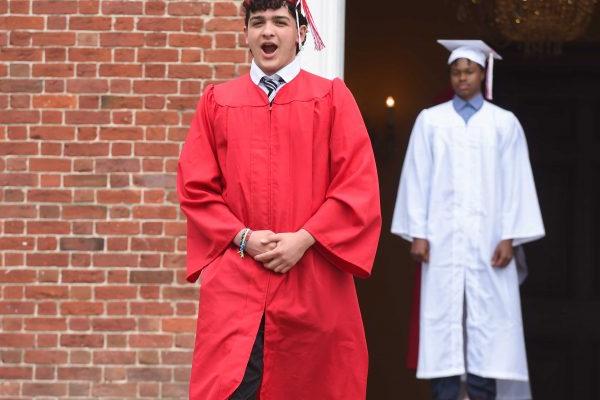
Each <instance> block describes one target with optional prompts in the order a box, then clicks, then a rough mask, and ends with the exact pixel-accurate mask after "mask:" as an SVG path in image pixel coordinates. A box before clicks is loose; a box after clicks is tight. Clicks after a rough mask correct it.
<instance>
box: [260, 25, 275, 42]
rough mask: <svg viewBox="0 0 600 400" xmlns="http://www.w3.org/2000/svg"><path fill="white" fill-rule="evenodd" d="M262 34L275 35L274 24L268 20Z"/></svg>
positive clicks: (265, 35) (268, 36)
mask: <svg viewBox="0 0 600 400" xmlns="http://www.w3.org/2000/svg"><path fill="white" fill-rule="evenodd" d="M261 35H262V36H263V37H265V38H270V37H273V35H274V32H273V24H271V22H269V21H268V22H267V23H265V24H264V26H263V30H262V32H261Z"/></svg>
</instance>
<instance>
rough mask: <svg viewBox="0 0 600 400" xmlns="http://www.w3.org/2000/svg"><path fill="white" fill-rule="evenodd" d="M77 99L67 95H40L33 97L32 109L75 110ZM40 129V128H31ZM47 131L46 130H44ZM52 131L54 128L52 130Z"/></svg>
mask: <svg viewBox="0 0 600 400" xmlns="http://www.w3.org/2000/svg"><path fill="white" fill-rule="evenodd" d="M76 106H77V98H76V97H75V96H69V95H66V96H65V95H40V96H33V107H35V108H75V107H76ZM33 128H37V129H42V128H41V127H39V128H38V127H32V130H33ZM46 129H48V128H46ZM52 129H54V128H52ZM63 129H65V128H63Z"/></svg>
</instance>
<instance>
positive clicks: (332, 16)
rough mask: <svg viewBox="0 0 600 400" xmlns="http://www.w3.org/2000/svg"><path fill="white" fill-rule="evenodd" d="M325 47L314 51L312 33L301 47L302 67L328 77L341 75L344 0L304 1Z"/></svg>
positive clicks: (342, 75) (344, 14)
mask: <svg viewBox="0 0 600 400" xmlns="http://www.w3.org/2000/svg"><path fill="white" fill-rule="evenodd" d="M307 2H308V6H309V7H310V10H311V12H312V15H313V18H314V20H315V24H316V25H317V29H318V30H319V34H320V35H321V38H323V42H325V49H323V50H321V51H316V50H315V46H314V42H313V38H312V34H309V35H308V38H307V39H306V43H305V45H304V49H302V52H301V53H300V54H301V57H302V58H301V59H302V68H304V69H306V70H307V71H309V72H312V73H313V74H317V75H321V76H324V77H326V78H329V79H332V78H336V77H340V78H343V77H344V46H345V40H344V39H345V28H346V0H307Z"/></svg>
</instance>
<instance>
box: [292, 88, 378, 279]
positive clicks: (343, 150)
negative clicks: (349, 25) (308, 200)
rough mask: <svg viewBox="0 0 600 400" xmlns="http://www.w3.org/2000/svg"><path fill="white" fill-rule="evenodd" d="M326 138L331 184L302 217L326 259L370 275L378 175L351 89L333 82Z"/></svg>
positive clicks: (375, 239)
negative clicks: (313, 208) (306, 217)
mask: <svg viewBox="0 0 600 400" xmlns="http://www.w3.org/2000/svg"><path fill="white" fill-rule="evenodd" d="M332 90H333V92H332V103H333V104H332V105H333V110H332V112H333V117H332V130H331V136H330V142H329V147H330V149H329V151H330V160H331V161H330V174H331V178H330V184H329V188H328V191H327V194H326V199H325V201H324V203H323V204H322V205H321V206H320V207H319V208H318V209H317V211H316V212H315V213H314V214H313V216H312V217H311V218H310V219H309V220H308V221H307V222H306V224H305V225H304V227H303V228H304V229H306V230H307V231H308V232H309V233H310V234H311V235H312V236H313V237H314V238H315V240H316V243H315V246H316V249H317V251H319V252H320V253H321V254H322V255H323V256H324V257H325V258H326V259H327V260H329V261H330V262H331V263H333V264H334V265H335V266H336V267H338V268H340V269H341V270H343V271H346V272H349V273H351V274H353V275H355V276H358V277H361V278H366V277H368V276H370V274H371V270H372V267H373V261H374V258H375V253H376V251H377V244H378V242H379V234H380V231H381V211H380V204H379V180H378V177H377V168H376V165H375V158H374V156H373V150H372V148H371V142H370V140H369V135H368V133H367V129H366V127H365V124H364V122H363V119H362V116H361V114H360V111H359V109H358V106H357V104H356V102H355V100H354V97H352V94H351V93H350V90H348V88H347V87H346V85H345V84H344V83H343V82H342V81H341V80H340V79H335V80H334V81H333V89H332Z"/></svg>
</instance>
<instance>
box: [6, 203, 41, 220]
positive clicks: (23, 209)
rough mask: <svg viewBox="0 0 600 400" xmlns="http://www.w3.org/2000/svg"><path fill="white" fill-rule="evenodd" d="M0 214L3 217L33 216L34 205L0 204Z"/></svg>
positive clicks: (34, 215)
mask: <svg viewBox="0 0 600 400" xmlns="http://www.w3.org/2000/svg"><path fill="white" fill-rule="evenodd" d="M0 215H2V217H3V218H35V217H36V216H37V211H36V208H35V206H17V205H4V206H1V205H0Z"/></svg>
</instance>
